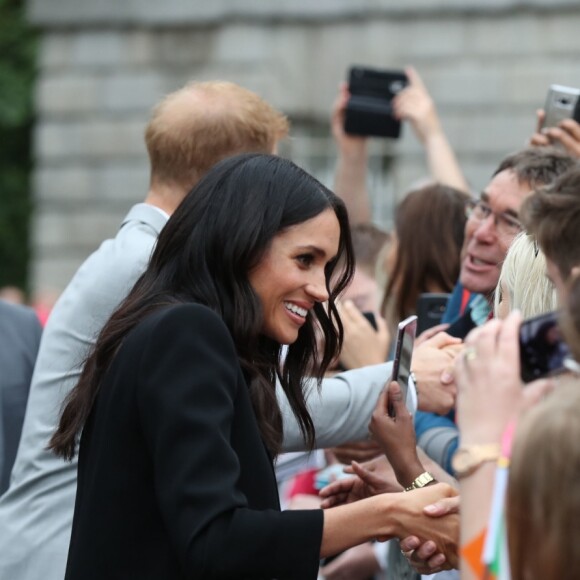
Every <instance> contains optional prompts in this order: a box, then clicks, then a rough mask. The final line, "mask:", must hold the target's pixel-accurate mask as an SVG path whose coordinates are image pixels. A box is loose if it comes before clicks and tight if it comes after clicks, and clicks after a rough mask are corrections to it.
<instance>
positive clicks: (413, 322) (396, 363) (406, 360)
mask: <svg viewBox="0 0 580 580" xmlns="http://www.w3.org/2000/svg"><path fill="white" fill-rule="evenodd" d="M416 333H417V316H415V315H413V316H409V318H405V320H403V321H402V322H399V326H398V327H397V342H396V343H395V358H394V359H393V372H392V373H391V378H390V380H389V382H390V381H397V382H398V383H399V386H400V387H401V392H402V393H403V401H407V391H408V389H409V376H410V375H411V357H412V355H413V345H414V344H415V334H416ZM388 413H389V415H390V416H391V417H393V416H394V409H393V407H392V405H391V404H390V403H389V408H388Z"/></svg>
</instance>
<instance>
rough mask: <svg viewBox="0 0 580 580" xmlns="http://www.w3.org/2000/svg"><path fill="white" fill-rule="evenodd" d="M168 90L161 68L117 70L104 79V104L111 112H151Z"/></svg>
mask: <svg viewBox="0 0 580 580" xmlns="http://www.w3.org/2000/svg"><path fill="white" fill-rule="evenodd" d="M168 92H170V91H169V90H168V89H167V81H166V79H165V78H164V77H163V74H162V71H160V70H159V71H152V70H148V71H132V70H130V71H127V72H117V73H114V74H112V75H110V76H107V77H106V78H105V79H103V87H102V104H103V108H104V109H105V110H106V111H111V112H123V111H135V110H139V111H146V112H149V111H150V110H151V109H152V108H153V106H154V105H155V104H156V103H157V102H158V101H160V100H161V98H162V97H163V96H165V94H167V93H168Z"/></svg>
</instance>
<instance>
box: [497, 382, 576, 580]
mask: <svg viewBox="0 0 580 580" xmlns="http://www.w3.org/2000/svg"><path fill="white" fill-rule="evenodd" d="M562 383H563V384H561V385H559V386H558V387H557V389H556V391H555V392H554V393H553V394H552V395H550V396H549V397H547V398H546V399H544V400H543V401H541V402H540V403H539V404H538V405H536V406H535V407H534V408H533V409H531V411H529V412H528V413H527V414H526V415H524V417H523V418H522V419H521V420H520V424H519V425H518V428H517V432H516V437H515V441H514V446H513V450H512V459H511V466H510V474H509V484H508V492H507V512H506V515H507V530H508V548H509V555H510V564H511V572H512V580H536V579H537V580H544V579H546V578H558V579H562V580H564V579H570V580H572V579H576V578H580V551H579V550H578V546H577V543H578V536H579V535H580V517H579V514H580V486H579V485H577V483H578V481H579V479H580V445H578V441H580V419H579V415H580V378H579V377H578V376H571V377H567V378H562Z"/></svg>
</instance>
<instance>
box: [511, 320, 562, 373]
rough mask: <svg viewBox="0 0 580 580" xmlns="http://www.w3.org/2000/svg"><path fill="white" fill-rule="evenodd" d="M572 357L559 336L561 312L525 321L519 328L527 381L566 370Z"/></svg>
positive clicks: (522, 360)
mask: <svg viewBox="0 0 580 580" xmlns="http://www.w3.org/2000/svg"><path fill="white" fill-rule="evenodd" d="M569 356H570V351H569V349H568V346H567V345H566V343H565V342H564V341H563V340H562V337H561V336H560V330H559V328H558V313H557V312H549V313H547V314H542V315H540V316H536V317H534V318H529V319H528V320H524V321H523V322H522V325H521V327H520V361H521V376H522V380H523V381H524V382H525V383H529V382H530V381H533V380H535V379H539V378H541V377H545V376H549V375H553V374H557V373H560V372H562V371H564V370H565V365H564V361H565V360H566V358H568V357H569Z"/></svg>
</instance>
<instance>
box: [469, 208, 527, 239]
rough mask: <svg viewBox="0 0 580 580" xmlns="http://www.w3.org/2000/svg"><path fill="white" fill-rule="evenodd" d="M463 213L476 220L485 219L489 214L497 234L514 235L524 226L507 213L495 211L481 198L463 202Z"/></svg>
mask: <svg viewBox="0 0 580 580" xmlns="http://www.w3.org/2000/svg"><path fill="white" fill-rule="evenodd" d="M465 215H466V216H467V218H468V219H471V220H475V221H478V222H483V221H485V220H486V219H487V218H488V217H489V216H493V223H494V225H495V228H496V230H497V232H498V234H500V235H503V236H515V235H516V234H517V233H519V232H521V231H522V230H523V229H524V228H523V226H522V224H521V222H520V221H519V220H518V219H516V218H515V217H514V216H512V215H510V214H508V213H495V212H494V211H493V210H492V209H491V207H490V205H489V204H487V203H485V201H482V200H481V199H480V200H478V201H473V200H472V201H468V202H467V203H466V204H465Z"/></svg>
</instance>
